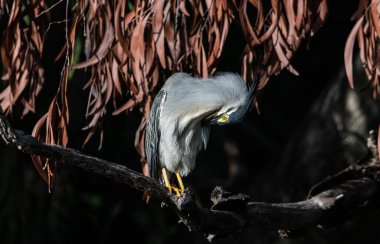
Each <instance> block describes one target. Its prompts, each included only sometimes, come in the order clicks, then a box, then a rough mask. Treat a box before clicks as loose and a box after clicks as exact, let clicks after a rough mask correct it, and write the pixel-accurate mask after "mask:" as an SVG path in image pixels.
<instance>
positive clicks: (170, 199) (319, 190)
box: [0, 111, 380, 241]
mask: <svg viewBox="0 0 380 244" xmlns="http://www.w3.org/2000/svg"><path fill="white" fill-rule="evenodd" d="M0 135H1V137H2V138H3V140H4V142H5V143H6V144H7V145H9V146H11V147H15V148H17V149H19V150H21V151H22V152H24V153H27V154H31V155H38V156H40V157H46V158H49V159H53V160H56V161H57V162H59V163H62V164H70V165H74V166H77V167H79V168H82V169H84V170H86V171H90V172H93V173H97V174H100V175H103V176H105V177H108V178H110V179H112V180H114V181H116V182H120V183H123V184H126V185H128V186H130V187H132V188H134V189H136V190H138V191H142V192H148V194H149V195H150V196H151V197H153V198H155V199H157V200H159V201H161V202H163V203H165V204H166V205H167V206H168V207H169V208H170V209H171V210H173V211H174V212H175V213H176V214H177V215H178V216H179V218H180V219H181V221H182V222H183V223H184V224H185V225H186V226H187V227H188V228H189V229H190V230H194V231H198V232H201V233H203V234H205V235H206V236H207V238H208V239H209V240H210V241H211V240H213V239H215V238H223V237H227V236H229V235H231V234H235V233H238V232H240V231H243V230H245V229H247V228H256V229H268V230H286V231H283V232H282V233H283V234H284V233H285V234H289V233H291V231H297V232H299V231H302V230H306V229H310V228H315V227H318V228H322V227H331V226H335V225H338V224H339V223H341V222H343V221H345V220H347V219H350V218H352V217H354V216H357V215H360V214H364V213H367V212H369V211H373V210H375V209H378V208H379V203H380V190H379V182H380V177H379V176H380V163H379V161H378V160H377V159H376V161H375V159H374V157H373V154H374V152H373V150H375V149H376V147H374V146H373V145H374V139H373V137H371V138H370V140H372V142H370V143H369V145H372V146H371V152H372V154H371V155H370V156H369V157H368V159H366V160H365V162H364V163H363V164H361V165H358V166H355V167H353V166H352V167H349V168H347V169H345V170H343V171H341V172H339V173H338V174H336V175H334V176H331V177H328V178H327V179H326V180H324V181H322V182H321V183H319V184H317V185H316V186H315V187H313V188H312V190H311V192H310V194H309V197H308V198H307V199H306V200H304V201H300V202H295V203H275V204H274V203H263V202H251V201H250V199H249V197H248V196H246V195H243V194H231V193H228V192H226V191H224V190H223V189H222V188H220V187H216V188H215V189H214V191H213V192H212V194H211V201H212V203H213V206H212V207H211V209H207V208H203V207H201V206H199V205H197V204H196V202H195V200H194V196H193V195H192V193H191V191H190V190H189V189H188V190H187V191H186V192H185V193H184V194H182V196H181V197H180V198H177V197H176V196H174V195H172V194H171V193H169V192H168V191H167V190H166V189H165V188H164V187H163V186H162V185H160V184H159V183H158V182H156V181H155V180H153V179H151V178H148V177H146V176H144V175H142V174H140V173H138V172H135V171H133V170H131V169H129V168H127V167H125V166H122V165H119V164H117V163H113V162H108V161H106V160H102V159H99V158H96V157H92V156H89V155H85V154H83V153H81V152H79V151H77V150H74V149H70V148H65V147H62V146H59V145H48V144H45V143H41V142H39V141H38V140H36V139H35V138H34V137H32V136H30V135H25V134H24V133H23V132H22V131H19V130H13V128H12V127H11V125H10V124H9V122H8V120H7V119H6V117H5V116H4V113H3V112H2V111H0ZM374 148H375V149H374ZM376 155H377V154H376Z"/></svg>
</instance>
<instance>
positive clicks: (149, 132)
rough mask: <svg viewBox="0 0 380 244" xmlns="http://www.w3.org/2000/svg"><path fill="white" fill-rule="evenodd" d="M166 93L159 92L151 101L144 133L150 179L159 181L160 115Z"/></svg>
mask: <svg viewBox="0 0 380 244" xmlns="http://www.w3.org/2000/svg"><path fill="white" fill-rule="evenodd" d="M166 94H167V93H166V91H164V90H161V91H160V92H159V93H158V94H157V96H156V98H155V99H154V101H153V104H152V108H151V111H150V115H149V119H148V123H147V125H146V132H145V153H146V157H147V160H148V166H149V173H150V177H152V178H154V179H156V180H159V178H160V177H159V176H160V174H159V171H160V156H159V151H160V150H159V143H160V127H159V123H160V114H161V109H162V106H163V104H164V102H165V101H166Z"/></svg>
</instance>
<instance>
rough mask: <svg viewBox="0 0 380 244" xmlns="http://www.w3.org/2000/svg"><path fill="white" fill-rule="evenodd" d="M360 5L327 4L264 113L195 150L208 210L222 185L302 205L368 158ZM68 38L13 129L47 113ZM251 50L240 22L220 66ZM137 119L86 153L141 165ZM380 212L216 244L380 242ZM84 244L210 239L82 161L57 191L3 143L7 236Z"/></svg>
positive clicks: (2, 223) (0, 233)
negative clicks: (357, 38)
mask: <svg viewBox="0 0 380 244" xmlns="http://www.w3.org/2000/svg"><path fill="white" fill-rule="evenodd" d="M357 2H358V1H330V2H329V7H330V11H329V16H328V19H327V22H326V23H325V25H324V26H323V27H322V28H321V29H320V30H319V31H318V32H317V34H316V35H315V37H313V38H312V39H310V40H306V41H305V42H304V43H303V45H302V46H301V48H300V50H299V51H298V52H297V55H296V56H295V57H294V59H293V60H292V64H293V66H294V67H295V68H296V69H297V70H298V71H299V73H300V75H299V76H298V77H296V76H294V75H291V74H290V73H289V72H288V71H286V70H285V71H283V72H281V73H280V75H278V76H277V77H273V78H272V79H271V80H270V82H269V84H268V85H267V86H266V87H265V89H264V92H263V94H262V97H261V100H260V110H261V114H260V115H258V114H257V113H256V112H255V111H252V112H251V113H250V114H249V115H248V116H247V118H246V119H245V120H244V122H242V123H240V124H237V125H233V126H227V127H215V128H212V132H211V137H210V143H209V146H208V149H207V150H206V151H204V152H202V153H201V154H200V155H199V156H198V161H197V167H196V169H195V171H194V172H193V173H192V174H191V175H190V176H189V177H188V178H186V179H185V184H186V186H188V187H191V189H192V190H193V191H194V192H195V193H196V195H197V196H198V197H199V201H200V202H201V203H202V204H203V205H205V206H208V205H209V204H210V202H209V195H210V192H211V190H212V189H213V188H214V187H215V186H217V185H221V186H223V187H224V188H225V189H227V190H229V191H232V192H241V193H245V194H248V195H250V196H251V198H252V200H253V201H268V202H289V201H299V200H303V199H304V198H305V197H306V196H307V192H308V190H309V189H310V187H311V186H312V185H313V184H315V183H317V182H318V181H320V180H322V179H323V178H324V177H326V176H328V175H331V174H334V173H336V172H338V171H339V170H341V169H343V168H344V167H346V166H348V165H349V164H354V163H355V162H356V161H357V160H358V159H360V158H361V157H362V156H364V154H365V153H366V146H365V143H366V141H365V140H366V136H367V135H368V131H369V130H370V129H376V128H377V126H378V124H379V121H380V116H379V114H380V109H379V102H378V101H373V100H372V98H371V93H370V91H358V90H351V89H349V87H348V83H347V78H346V76H345V73H344V67H343V65H344V64H343V53H344V45H345V41H346V38H347V36H348V34H349V32H350V30H351V28H352V26H353V22H351V21H350V17H351V15H352V14H353V13H354V11H355V9H356V7H357ZM62 7H63V6H61V8H62ZM61 8H60V7H57V8H54V9H53V10H52V11H53V14H52V16H53V18H55V19H57V20H61V19H64V16H63V13H64V11H62V9H61ZM63 43H64V32H63V24H62V25H55V26H52V27H51V30H50V32H49V34H48V37H47V41H46V43H45V53H44V60H43V62H44V66H45V67H46V72H47V73H46V77H47V78H46V85H45V87H44V90H43V92H42V94H41V95H40V96H39V100H38V102H39V107H38V108H39V110H38V111H37V114H34V115H33V114H31V115H28V116H26V117H25V118H24V119H22V120H20V119H19V113H18V112H19V111H17V108H16V109H15V113H14V114H13V116H12V118H11V122H12V124H13V125H14V127H15V128H17V129H22V130H24V131H25V132H27V133H31V130H32V128H33V126H34V124H35V122H36V120H37V119H38V118H39V117H40V116H41V115H42V114H43V113H45V112H46V111H47V108H48V105H49V103H50V101H51V99H52V97H53V95H54V93H55V91H56V89H57V86H58V81H59V74H60V71H61V67H62V64H60V63H58V64H57V63H52V62H51V60H52V59H53V58H54V57H55V55H56V54H57V53H58V52H59V49H60V48H61V47H62V46H63ZM243 47H244V37H243V34H242V33H241V31H240V28H239V27H238V26H236V24H235V25H234V26H233V27H232V29H231V32H230V34H229V36H228V40H227V43H226V45H225V49H224V51H223V54H222V58H221V63H220V65H219V71H233V72H240V69H241V67H240V58H241V53H242V50H243ZM357 67H360V64H358V65H357ZM358 70H360V69H358ZM85 78H86V77H85V74H84V73H81V72H80V71H77V72H76V73H75V76H74V79H73V80H72V81H70V83H69V93H70V94H71V95H70V98H69V99H70V101H69V103H70V105H69V106H70V111H71V118H70V119H71V120H70V125H69V126H70V127H69V128H70V134H71V137H70V142H69V143H70V145H69V146H70V147H74V148H80V147H81V143H82V141H83V139H84V137H85V135H86V134H85V132H84V131H82V130H81V128H82V127H84V125H85V123H86V121H85V120H84V118H83V114H84V112H85V106H86V103H87V94H86V91H83V90H82V87H83V84H84V82H85ZM356 78H357V79H359V78H360V74H359V73H358V74H357V75H356ZM359 80H360V79H359ZM111 109H112V107H110V108H109V110H108V111H112V110H111ZM109 114H110V113H109ZM139 122H140V113H139V112H138V111H133V112H131V113H129V114H127V115H120V116H116V117H115V116H112V115H108V116H107V119H106V120H105V124H104V135H105V137H104V145H103V148H102V150H100V151H98V150H97V146H98V142H97V139H98V137H97V136H95V137H94V139H92V140H91V142H90V144H89V145H88V146H86V147H85V148H84V149H83V151H84V152H85V153H88V154H90V155H94V156H97V157H100V158H104V159H106V160H109V161H114V162H118V163H120V164H124V165H126V166H127V167H130V168H132V169H134V170H137V171H140V159H139V157H138V154H137V152H136V151H135V149H134V147H133V141H134V132H135V130H136V128H137V127H138V125H139ZM379 219H380V214H379V213H374V214H372V215H370V216H362V217H358V218H356V219H354V220H351V221H348V222H346V223H343V224H342V225H340V226H338V227H334V228H331V229H328V230H320V229H314V230H310V231H308V232H306V233H305V234H304V235H302V237H299V238H292V239H287V240H281V239H280V238H279V237H278V235H277V233H276V232H275V231H267V230H251V231H246V232H243V233H240V234H238V235H235V236H232V237H230V238H229V239H227V240H222V241H217V242H216V243H379V242H380V234H379V232H378V226H379V223H380V220H379ZM79 241H82V242H85V243H90V242H92V243H136V242H138V243H151V244H153V243H157V244H158V243H208V242H207V240H206V239H205V238H204V237H203V236H202V235H201V234H199V233H194V232H189V231H188V229H187V228H186V227H185V226H184V225H183V224H179V223H178V217H177V216H176V215H175V214H174V213H172V212H171V211H170V210H168V209H167V208H165V207H164V208H161V207H160V203H159V202H157V201H155V200H153V201H151V202H150V203H149V204H145V203H144V202H143V201H142V195H141V193H140V192H136V191H134V190H131V189H130V188H129V187H128V186H125V185H121V184H119V183H115V182H112V181H110V180H108V179H106V178H104V177H102V176H98V175H94V174H91V173H88V172H84V171H82V170H80V169H78V168H75V167H71V166H67V165H62V166H61V167H59V169H58V171H57V173H56V182H55V184H54V189H53V191H52V193H51V194H49V193H48V189H47V186H46V184H45V183H44V182H43V180H42V179H41V178H40V177H39V175H38V173H37V171H36V170H35V168H34V166H33V164H32V161H31V159H30V156H28V155H23V154H22V153H20V152H18V151H16V150H14V149H12V148H8V147H5V146H4V144H3V143H1V145H0V243H73V242H79Z"/></svg>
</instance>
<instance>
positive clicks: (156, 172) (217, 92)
mask: <svg viewBox="0 0 380 244" xmlns="http://www.w3.org/2000/svg"><path fill="white" fill-rule="evenodd" d="M256 83H257V81H256V80H255V81H254V82H253V85H252V86H251V87H250V88H249V89H248V88H247V86H246V84H245V82H244V81H243V79H242V78H241V77H240V76H239V75H236V74H231V73H223V74H220V75H217V76H214V77H209V78H207V79H198V78H194V77H191V76H189V75H187V74H185V73H177V74H174V75H172V76H171V77H170V78H169V79H168V80H167V81H166V83H165V85H164V86H163V87H162V89H161V90H160V92H159V93H158V94H157V96H156V98H155V99H154V101H153V105H152V108H151V113H150V116H149V120H148V122H147V127H146V137H145V148H146V149H145V150H146V156H147V160H148V166H149V169H150V176H151V177H152V178H155V179H159V178H160V169H161V167H163V166H164V167H166V168H167V170H168V171H169V172H179V173H180V174H181V176H186V175H188V174H189V173H190V172H191V171H192V170H193V169H194V167H195V159H196V155H197V153H198V151H200V150H202V149H205V148H206V146H207V142H208V139H209V131H210V130H209V127H210V124H219V125H221V124H231V123H235V122H238V121H240V120H241V119H242V118H243V116H244V115H245V114H246V112H247V110H248V109H249V107H250V105H251V101H252V97H253V95H254V92H255V88H256ZM223 115H224V116H226V115H227V116H228V118H229V119H228V120H227V121H223V120H221V118H222V116H223ZM221 121H222V122H221Z"/></svg>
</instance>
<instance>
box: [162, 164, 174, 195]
mask: <svg viewBox="0 0 380 244" xmlns="http://www.w3.org/2000/svg"><path fill="white" fill-rule="evenodd" d="M162 176H163V177H164V182H165V186H166V187H167V188H168V189H169V192H172V186H171V185H170V182H169V178H168V173H167V172H166V169H165V167H163V168H162Z"/></svg>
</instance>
